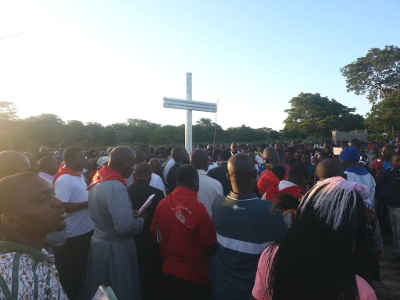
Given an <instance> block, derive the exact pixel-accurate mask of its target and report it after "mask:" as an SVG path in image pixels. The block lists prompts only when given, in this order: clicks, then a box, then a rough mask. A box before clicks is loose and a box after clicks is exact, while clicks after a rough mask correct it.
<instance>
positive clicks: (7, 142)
mask: <svg viewBox="0 0 400 300" xmlns="http://www.w3.org/2000/svg"><path fill="white" fill-rule="evenodd" d="M0 128H1V129H0V150H4V149H16V150H21V151H34V150H35V149H38V147H40V146H42V145H44V146H47V147H51V148H63V147H65V146H69V145H79V146H82V147H85V148H87V149H88V148H104V147H107V146H110V145H117V144H126V145H138V144H149V145H154V146H157V145H178V144H180V145H181V144H184V135H185V134H184V133H185V127H184V125H180V126H171V125H165V126H162V125H160V124H156V123H152V122H148V121H146V120H139V119H128V120H127V121H126V122H124V123H116V124H112V125H109V126H103V125H102V124H99V123H86V124H84V123H82V122H81V121H76V120H72V121H63V120H62V119H61V118H59V117H58V116H56V115H53V114H42V115H39V116H34V117H29V118H26V119H19V118H18V117H17V114H16V111H15V107H14V105H13V104H12V103H10V102H2V103H0ZM214 136H215V138H216V141H217V142H218V143H231V142H232V141H240V142H243V143H272V142H274V141H276V140H277V139H278V138H279V132H277V131H275V130H272V129H270V128H258V129H253V128H250V127H247V126H245V125H242V126H240V127H232V128H228V129H226V130H224V129H223V128H222V127H221V126H219V125H218V124H215V123H214V122H212V121H211V120H210V119H201V120H199V121H198V122H197V123H196V124H195V125H194V126H193V142H194V143H195V144H210V143H212V142H213V140H214Z"/></svg>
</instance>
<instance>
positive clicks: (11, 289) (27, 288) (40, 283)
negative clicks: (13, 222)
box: [0, 241, 68, 300]
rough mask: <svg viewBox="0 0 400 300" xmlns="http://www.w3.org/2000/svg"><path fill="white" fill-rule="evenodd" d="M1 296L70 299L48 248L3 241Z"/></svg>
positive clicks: (32, 299)
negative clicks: (35, 247) (37, 248)
mask: <svg viewBox="0 0 400 300" xmlns="http://www.w3.org/2000/svg"><path fill="white" fill-rule="evenodd" d="M0 299H7V300H19V299H27V300H28V299H29V300H41V299H49V300H50V299H51V300H53V299H54V300H68V297H67V296H66V294H65V293H64V291H63V289H62V286H61V283H60V280H59V278H58V273H57V270H56V267H55V265H54V259H52V257H51V256H49V254H48V253H47V252H46V251H45V250H42V251H39V250H36V249H33V248H30V247H29V246H26V245H22V244H18V243H14V242H8V241H0Z"/></svg>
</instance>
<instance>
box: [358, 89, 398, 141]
mask: <svg viewBox="0 0 400 300" xmlns="http://www.w3.org/2000/svg"><path fill="white" fill-rule="evenodd" d="M365 121H366V124H367V126H368V128H369V129H370V131H373V132H381V133H382V132H387V133H388V132H391V131H393V130H396V131H398V130H400V88H399V89H397V90H395V91H394V92H392V93H391V94H390V95H389V96H386V97H385V98H384V99H383V100H382V101H381V102H379V103H377V104H374V105H373V106H372V109H371V111H370V112H369V113H368V115H367V118H366V120H365Z"/></svg>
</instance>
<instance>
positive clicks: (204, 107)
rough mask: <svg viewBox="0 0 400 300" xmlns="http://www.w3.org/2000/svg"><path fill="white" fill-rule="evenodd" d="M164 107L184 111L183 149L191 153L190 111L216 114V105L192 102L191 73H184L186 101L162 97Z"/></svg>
mask: <svg viewBox="0 0 400 300" xmlns="http://www.w3.org/2000/svg"><path fill="white" fill-rule="evenodd" d="M164 107H166V108H174V109H184V110H186V124H185V148H186V151H187V152H188V153H189V154H191V153H192V137H193V135H192V110H197V111H205V112H213V113H216V112H217V104H215V103H211V102H203V101H193V100H192V73H186V100H182V99H176V98H167V97H164Z"/></svg>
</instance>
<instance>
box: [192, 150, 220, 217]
mask: <svg viewBox="0 0 400 300" xmlns="http://www.w3.org/2000/svg"><path fill="white" fill-rule="evenodd" d="M191 164H192V167H193V168H195V169H196V170H197V172H198V173H199V192H198V193H197V197H198V200H199V202H201V203H203V205H204V206H205V207H206V209H207V212H208V214H209V215H210V217H211V216H212V206H213V203H214V202H215V201H216V200H217V199H222V200H223V198H224V192H223V188H222V185H221V183H220V182H219V181H218V180H215V179H214V178H211V177H209V176H207V169H208V155H207V152H205V151H203V150H196V151H194V152H193V154H192V158H191Z"/></svg>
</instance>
